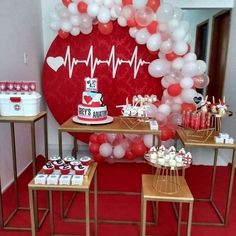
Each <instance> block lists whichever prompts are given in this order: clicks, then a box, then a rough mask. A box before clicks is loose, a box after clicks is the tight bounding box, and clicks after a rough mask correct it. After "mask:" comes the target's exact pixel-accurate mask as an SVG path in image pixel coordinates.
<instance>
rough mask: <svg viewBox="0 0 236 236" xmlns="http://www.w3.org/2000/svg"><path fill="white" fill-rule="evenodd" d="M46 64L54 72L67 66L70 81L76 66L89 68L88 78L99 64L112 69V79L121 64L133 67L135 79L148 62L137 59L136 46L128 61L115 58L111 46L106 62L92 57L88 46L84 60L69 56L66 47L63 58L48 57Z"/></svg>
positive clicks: (92, 53)
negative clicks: (82, 65)
mask: <svg viewBox="0 0 236 236" xmlns="http://www.w3.org/2000/svg"><path fill="white" fill-rule="evenodd" d="M47 64H48V65H49V66H50V67H51V69H53V70H54V71H55V72H56V71H57V70H58V69H59V68H60V67H61V66H64V67H66V66H68V75H69V78H70V79H71V77H72V75H73V71H74V67H75V66H76V65H78V64H84V65H86V66H89V67H90V77H93V76H94V73H95V71H96V68H97V66H99V65H100V64H107V65H108V66H111V67H112V78H113V79H114V78H115V77H116V73H117V69H118V67H119V66H120V65H122V64H128V65H129V67H130V68H131V67H133V73H134V74H133V78H134V79H135V78H136V77H137V74H138V71H139V69H140V67H141V66H143V65H148V64H150V62H148V61H145V60H142V59H141V58H140V59H138V46H136V47H135V49H134V51H133V54H132V56H131V58H130V59H129V60H124V59H121V58H119V57H117V58H116V50H115V46H114V45H113V46H112V48H111V51H110V55H109V57H108V59H107V60H100V59H99V58H97V57H95V56H94V50H93V46H90V49H89V52H88V56H87V58H86V59H85V60H80V59H76V58H75V57H72V56H71V52H70V46H67V49H66V54H65V57H64V58H63V57H60V56H58V57H48V58H47Z"/></svg>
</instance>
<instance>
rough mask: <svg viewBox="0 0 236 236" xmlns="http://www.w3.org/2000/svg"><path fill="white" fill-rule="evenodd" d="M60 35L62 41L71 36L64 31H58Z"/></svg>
mask: <svg viewBox="0 0 236 236" xmlns="http://www.w3.org/2000/svg"><path fill="white" fill-rule="evenodd" d="M58 35H59V36H60V37H61V38H62V39H66V38H67V37H68V36H69V33H68V32H65V31H63V30H61V29H60V30H59V31H58Z"/></svg>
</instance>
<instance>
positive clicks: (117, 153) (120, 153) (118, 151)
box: [113, 144, 125, 159]
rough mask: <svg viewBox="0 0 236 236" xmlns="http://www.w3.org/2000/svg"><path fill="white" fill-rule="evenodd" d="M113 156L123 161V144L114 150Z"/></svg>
mask: <svg viewBox="0 0 236 236" xmlns="http://www.w3.org/2000/svg"><path fill="white" fill-rule="evenodd" d="M113 156H114V157H115V158H117V159H121V158H123V157H124V156H125V150H124V148H123V147H122V145H121V144H119V145H116V146H115V147H114V149H113Z"/></svg>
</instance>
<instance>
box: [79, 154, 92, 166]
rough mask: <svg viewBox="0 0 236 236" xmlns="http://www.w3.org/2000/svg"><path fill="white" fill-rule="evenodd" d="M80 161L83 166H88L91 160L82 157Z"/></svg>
mask: <svg viewBox="0 0 236 236" xmlns="http://www.w3.org/2000/svg"><path fill="white" fill-rule="evenodd" d="M80 161H81V163H82V164H83V165H84V166H88V165H89V164H90V163H91V161H92V159H91V157H88V156H84V157H81V158H80Z"/></svg>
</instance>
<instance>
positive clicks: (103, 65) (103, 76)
mask: <svg viewBox="0 0 236 236" xmlns="http://www.w3.org/2000/svg"><path fill="white" fill-rule="evenodd" d="M156 58H157V54H151V53H150V52H149V51H148V50H147V48H146V46H143V45H137V44H136V43H135V41H134V39H132V38H131V37H130V36H129V33H128V30H127V29H126V28H122V27H120V26H119V25H117V23H114V30H113V33H112V34H111V35H102V34H101V33H100V32H99V31H98V29H97V27H94V30H93V31H92V33H90V34H89V35H83V34H80V35H78V36H76V37H75V36H72V35H70V36H69V37H68V38H67V39H61V38H60V37H56V38H55V40H54V42H53V43H52V45H51V47H50V48H49V50H48V53H47V56H46V58H45V63H44V67H43V93H44V96H45V98H46V101H47V104H48V107H49V108H50V110H51V112H52V114H53V115H54V117H55V119H56V120H57V121H58V123H59V124H62V123H63V122H65V121H66V120H67V119H69V118H70V117H71V116H75V115H77V113H78V104H80V103H81V101H82V92H83V91H84V90H85V85H84V79H85V78H86V77H92V78H97V83H98V84H97V87H98V88H99V92H101V93H103V101H104V104H106V105H107V107H108V114H109V115H111V116H115V115H120V114H121V110H120V109H118V108H116V105H119V104H123V102H124V100H125V98H126V97H129V98H130V99H131V98H132V97H133V96H134V95H137V94H140V95H144V94H156V95H157V97H158V98H161V96H162V86H161V84H160V80H159V79H156V78H153V77H151V76H150V75H149V73H148V64H149V62H151V61H153V60H154V59H156ZM91 86H92V85H91ZM78 138H79V139H80V140H82V141H87V140H88V139H87V135H84V134H80V135H78Z"/></svg>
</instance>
